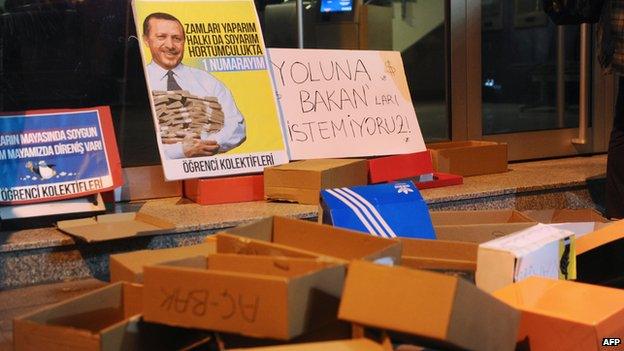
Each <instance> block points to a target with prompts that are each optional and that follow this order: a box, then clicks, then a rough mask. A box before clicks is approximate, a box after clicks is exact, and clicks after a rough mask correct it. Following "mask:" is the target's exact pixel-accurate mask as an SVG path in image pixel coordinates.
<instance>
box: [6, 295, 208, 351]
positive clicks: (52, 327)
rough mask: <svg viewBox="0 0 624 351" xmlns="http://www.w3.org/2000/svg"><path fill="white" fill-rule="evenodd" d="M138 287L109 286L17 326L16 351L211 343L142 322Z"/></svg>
mask: <svg viewBox="0 0 624 351" xmlns="http://www.w3.org/2000/svg"><path fill="white" fill-rule="evenodd" d="M141 290H142V288H141V286H140V285H136V284H128V283H115V284H110V285H107V286H105V287H102V288H100V289H97V290H94V291H91V292H89V293H87V294H84V295H82V296H78V297H75V298H72V299H69V300H66V301H62V302H60V303H57V304H54V305H52V306H48V307H45V308H43V309H41V310H39V311H36V312H33V313H30V314H28V315H26V316H23V317H20V318H16V319H15V320H14V321H13V343H14V348H15V350H16V351H23V350H32V351H41V350H46V351H56V350H85V351H87V350H89V351H91V350H93V351H95V350H106V351H118V350H150V351H154V350H179V349H181V348H183V347H186V346H189V345H191V344H194V343H196V342H197V341H198V340H201V339H204V338H206V337H207V335H205V334H204V333H201V332H198V331H189V330H182V329H179V328H171V327H167V326H162V325H156V324H150V323H144V322H143V321H141V316H140V313H141V311H142V301H141V294H142V291H141Z"/></svg>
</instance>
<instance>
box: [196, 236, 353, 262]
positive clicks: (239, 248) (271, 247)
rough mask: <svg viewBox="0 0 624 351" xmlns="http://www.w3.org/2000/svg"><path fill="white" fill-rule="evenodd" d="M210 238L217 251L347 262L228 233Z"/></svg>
mask: <svg viewBox="0 0 624 351" xmlns="http://www.w3.org/2000/svg"><path fill="white" fill-rule="evenodd" d="M208 239H214V240H216V243H217V253H223V254H237V255H248V256H271V257H294V258H307V259H314V260H316V259H323V260H325V261H334V262H337V263H343V264H345V263H346V261H344V260H341V259H338V258H334V257H327V256H323V255H321V254H319V253H316V252H311V251H307V250H301V249H298V248H295V247H291V246H288V245H281V244H277V243H272V242H266V241H262V240H255V239H250V238H246V237H242V236H238V235H232V234H227V233H219V234H217V235H215V236H214V237H212V238H210V237H209V238H207V239H206V240H208Z"/></svg>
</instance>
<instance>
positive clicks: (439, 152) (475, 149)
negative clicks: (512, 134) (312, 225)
mask: <svg viewBox="0 0 624 351" xmlns="http://www.w3.org/2000/svg"><path fill="white" fill-rule="evenodd" d="M427 148H428V149H429V151H430V152H431V160H432V162H433V169H435V170H436V171H437V172H445V173H452V174H458V175H461V176H473V175H480V174H491V173H500V172H506V171H507V144H505V143H497V142H493V141H478V140H469V141H451V142H445V143H435V144H428V145H427Z"/></svg>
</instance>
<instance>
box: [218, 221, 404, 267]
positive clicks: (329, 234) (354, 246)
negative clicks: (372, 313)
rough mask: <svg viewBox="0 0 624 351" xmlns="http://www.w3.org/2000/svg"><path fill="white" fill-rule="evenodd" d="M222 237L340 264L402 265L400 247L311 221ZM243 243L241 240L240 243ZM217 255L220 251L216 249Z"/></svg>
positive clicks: (251, 227) (254, 226)
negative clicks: (253, 241)
mask: <svg viewBox="0 0 624 351" xmlns="http://www.w3.org/2000/svg"><path fill="white" fill-rule="evenodd" d="M223 233H227V234H233V235H238V236H242V237H246V238H251V239H257V240H261V241H264V242H270V243H273V244H276V245H282V246H286V247H291V248H293V249H298V250H305V251H307V252H312V253H316V255H317V256H318V255H323V256H329V257H334V258H337V259H341V260H347V261H349V260H353V259H363V260H368V261H374V260H377V259H390V260H392V261H393V262H394V263H399V262H400V259H401V243H400V242H399V241H396V240H391V239H385V238H380V237H373V236H370V235H363V234H362V233H359V232H355V231H352V230H347V229H341V228H336V227H332V226H329V225H324V224H318V223H314V222H310V221H303V220H297V219H290V218H286V217H278V216H275V217H269V218H265V219H262V220H260V221H257V222H254V223H251V224H248V225H243V226H239V227H236V228H230V229H227V230H225V231H224V232H223ZM241 240H242V239H241ZM217 251H219V252H222V251H220V248H219V246H217Z"/></svg>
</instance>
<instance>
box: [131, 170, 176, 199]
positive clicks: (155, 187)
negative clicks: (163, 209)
mask: <svg viewBox="0 0 624 351" xmlns="http://www.w3.org/2000/svg"><path fill="white" fill-rule="evenodd" d="M122 175H123V179H124V185H123V186H122V187H121V194H120V195H121V197H120V199H119V201H133V200H145V199H157V198H162V197H175V196H182V181H179V180H178V181H171V182H168V181H166V180H165V175H164V174H163V169H162V166H160V165H158V166H144V167H125V168H123V169H122Z"/></svg>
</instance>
